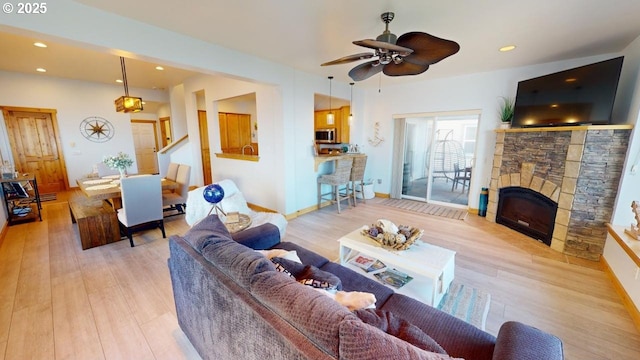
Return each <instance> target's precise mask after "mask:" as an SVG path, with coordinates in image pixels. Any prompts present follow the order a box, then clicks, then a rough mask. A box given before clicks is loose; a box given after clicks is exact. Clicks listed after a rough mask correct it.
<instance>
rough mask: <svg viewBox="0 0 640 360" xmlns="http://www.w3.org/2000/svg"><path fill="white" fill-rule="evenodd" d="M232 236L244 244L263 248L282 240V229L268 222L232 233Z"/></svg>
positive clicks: (258, 248) (254, 247) (259, 248)
mask: <svg viewBox="0 0 640 360" xmlns="http://www.w3.org/2000/svg"><path fill="white" fill-rule="evenodd" d="M231 237H232V238H233V240H235V241H237V242H239V243H240V244H242V245H244V246H247V247H250V248H252V249H256V250H263V249H268V248H270V247H272V246H273V245H275V244H277V243H279V242H280V231H279V230H278V227H277V226H275V225H273V224H269V223H266V224H262V225H258V226H256V227H250V228H248V229H245V230H242V231H238V232H236V233H233V234H231Z"/></svg>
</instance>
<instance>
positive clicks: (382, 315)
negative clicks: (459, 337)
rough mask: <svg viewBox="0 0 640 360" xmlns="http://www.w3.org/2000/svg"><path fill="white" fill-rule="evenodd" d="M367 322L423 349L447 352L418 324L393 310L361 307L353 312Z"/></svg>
mask: <svg viewBox="0 0 640 360" xmlns="http://www.w3.org/2000/svg"><path fill="white" fill-rule="evenodd" d="M353 313H354V314H355V315H356V316H357V317H358V318H360V320H362V321H363V322H364V323H365V324H369V325H371V326H375V327H376V328H378V329H380V330H382V331H384V332H386V333H387V334H389V335H393V336H395V337H397V338H398V339H402V340H404V341H406V342H408V343H409V344H411V345H413V346H417V347H419V348H420V349H422V350H427V351H431V352H435V353H439V354H446V353H447V352H446V351H445V350H444V349H443V348H442V347H441V346H440V344H438V343H437V342H436V341H435V340H433V338H431V336H429V335H427V334H425V333H424V331H422V330H420V328H418V327H417V326H415V325H413V324H411V323H410V322H408V321H406V320H404V319H402V318H400V317H398V316H395V315H394V314H393V313H392V312H389V311H386V310H377V309H361V310H356V311H354V312H353Z"/></svg>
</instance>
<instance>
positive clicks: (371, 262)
mask: <svg viewBox="0 0 640 360" xmlns="http://www.w3.org/2000/svg"><path fill="white" fill-rule="evenodd" d="M349 264H351V265H353V266H356V267H359V268H360V269H362V270H363V271H365V272H368V273H370V272H375V271H382V270H384V269H386V268H387V266H386V265H385V264H384V263H383V262H382V261H380V260H378V259H376V258H372V257H370V256H366V255H362V254H358V255H356V256H354V257H353V258H352V259H351V260H349Z"/></svg>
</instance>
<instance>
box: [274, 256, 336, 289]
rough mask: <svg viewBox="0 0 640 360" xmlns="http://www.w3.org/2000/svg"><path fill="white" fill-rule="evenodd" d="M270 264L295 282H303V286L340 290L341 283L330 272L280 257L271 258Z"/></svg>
mask: <svg viewBox="0 0 640 360" xmlns="http://www.w3.org/2000/svg"><path fill="white" fill-rule="evenodd" d="M271 262H273V263H274V264H276V265H280V266H282V267H283V268H284V269H286V270H287V271H288V272H289V273H290V274H291V275H293V277H294V278H296V280H297V281H303V280H304V281H305V282H304V284H305V285H311V286H313V287H319V288H323V289H332V290H340V289H342V282H341V281H340V278H339V277H337V276H335V275H333V274H332V273H330V272H327V271H323V270H320V269H318V268H317V267H315V266H313V265H304V264H299V263H297V262H295V261H292V260H288V259H284V258H280V257H274V258H271Z"/></svg>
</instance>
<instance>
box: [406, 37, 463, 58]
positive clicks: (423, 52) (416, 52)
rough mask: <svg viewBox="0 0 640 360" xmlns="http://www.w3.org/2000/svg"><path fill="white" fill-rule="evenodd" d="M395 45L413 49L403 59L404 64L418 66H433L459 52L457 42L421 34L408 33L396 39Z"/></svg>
mask: <svg viewBox="0 0 640 360" xmlns="http://www.w3.org/2000/svg"><path fill="white" fill-rule="evenodd" d="M396 44H398V45H400V46H405V47H408V48H411V49H413V53H412V54H410V55H407V56H405V57H404V61H405V62H410V63H412V64H418V65H430V64H435V63H437V62H438V61H440V60H442V59H444V58H446V57H449V56H451V55H453V54H455V53H457V52H458V51H459V50H460V45H458V43H457V42H455V41H451V40H446V39H441V38H439V37H436V36H433V35H429V34H427V33H423V32H408V33H406V34H403V35H401V36H400V37H399V38H398V41H397V42H396Z"/></svg>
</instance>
